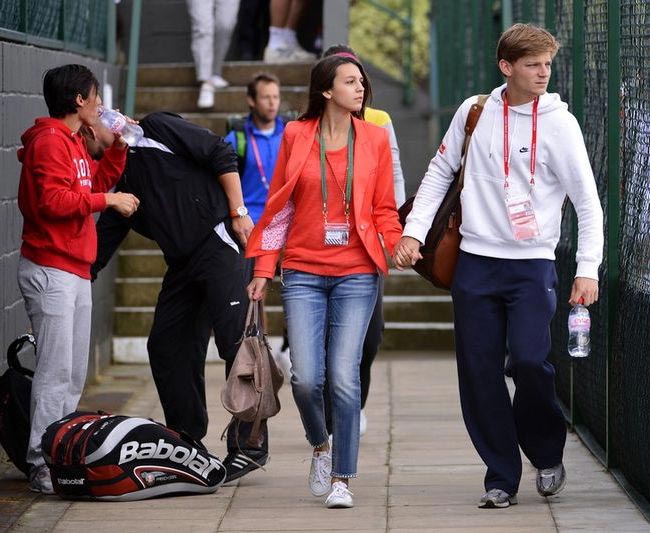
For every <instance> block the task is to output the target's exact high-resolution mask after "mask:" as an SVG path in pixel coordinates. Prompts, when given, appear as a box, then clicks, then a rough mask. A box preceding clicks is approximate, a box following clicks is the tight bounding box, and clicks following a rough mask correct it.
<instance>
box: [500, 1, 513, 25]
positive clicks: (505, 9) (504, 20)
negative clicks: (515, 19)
mask: <svg viewBox="0 0 650 533" xmlns="http://www.w3.org/2000/svg"><path fill="white" fill-rule="evenodd" d="M510 26H512V0H502V1H501V28H502V30H503V31H505V30H507V29H508V28H509V27H510Z"/></svg>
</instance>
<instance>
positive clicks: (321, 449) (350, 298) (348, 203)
mask: <svg viewBox="0 0 650 533" xmlns="http://www.w3.org/2000/svg"><path fill="white" fill-rule="evenodd" d="M370 95H371V90H370V83H369V81H368V79H367V78H366V76H365V73H364V70H363V67H362V66H361V64H360V63H359V62H358V60H357V59H356V57H354V56H353V55H352V54H348V53H341V54H335V55H333V56H329V57H327V58H325V59H322V60H321V61H319V62H318V63H317V64H316V65H315V66H314V67H313V69H312V72H311V82H310V87H309V104H308V109H307V111H306V112H305V113H304V114H303V115H302V116H301V117H300V118H299V119H298V121H296V122H290V123H289V124H287V126H286V129H285V132H284V137H283V139H282V144H281V146H280V153H279V155H278V160H277V163H276V167H275V172H274V174H273V179H272V181H271V189H270V191H269V197H268V200H267V203H266V207H265V209H264V213H263V214H262V217H261V218H260V220H259V222H258V223H257V224H256V225H255V228H254V230H253V233H252V234H251V236H250V239H249V242H248V247H247V255H248V257H255V258H256V261H255V271H254V278H253V281H252V282H251V283H250V285H249V286H248V293H249V296H250V297H251V299H253V300H258V299H260V298H262V297H263V296H264V292H265V290H266V286H267V284H268V281H269V280H270V279H272V278H273V274H274V272H275V267H276V263H277V261H278V259H279V256H280V252H281V250H283V251H284V254H283V260H282V269H281V274H282V275H281V279H282V300H283V304H284V310H285V315H286V320H287V328H288V333H289V344H290V346H291V365H292V368H291V374H292V376H291V386H292V390H293V396H294V399H295V402H296V405H297V407H298V410H299V412H300V416H301V419H302V422H303V426H304V428H305V432H306V437H307V440H308V441H309V443H310V445H311V446H312V447H313V449H314V451H313V457H312V461H311V469H310V473H309V478H308V482H309V487H310V490H311V492H312V494H314V495H315V496H324V495H325V494H328V493H329V495H328V497H327V499H326V505H327V507H352V506H353V500H352V493H351V492H350V490H349V488H348V480H349V479H350V478H352V477H356V475H357V458H358V452H359V416H360V385H359V363H360V360H361V348H362V344H363V339H364V337H365V333H366V330H367V328H368V322H369V320H370V317H371V314H372V311H373V307H374V304H375V300H376V297H377V277H378V276H377V272H378V271H379V270H380V271H383V272H384V273H387V271H388V266H387V264H386V259H385V254H384V249H383V246H382V240H383V244H384V245H385V246H386V248H387V249H388V251H389V252H392V250H393V247H394V246H395V244H396V243H397V241H398V240H399V238H400V236H401V226H400V224H399V221H398V217H397V211H396V208H395V198H394V192H393V170H392V161H391V151H390V145H389V141H388V135H387V133H386V131H385V130H384V129H382V128H379V127H377V126H374V125H372V124H369V123H367V122H364V121H363V120H362V119H361V117H362V116H363V111H364V108H365V105H366V102H367V101H368V100H369V98H370ZM326 339H327V342H326ZM326 377H327V381H328V383H329V389H330V397H331V402H332V421H333V428H332V439H333V446H332V451H331V452H330V446H329V442H328V434H327V429H326V425H325V411H324V404H323V384H324V382H325V378H326Z"/></svg>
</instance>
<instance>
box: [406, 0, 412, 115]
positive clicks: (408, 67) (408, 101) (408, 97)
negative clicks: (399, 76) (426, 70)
mask: <svg viewBox="0 0 650 533" xmlns="http://www.w3.org/2000/svg"><path fill="white" fill-rule="evenodd" d="M406 7H407V16H406V26H405V28H406V50H405V51H404V104H406V105H411V104H412V103H413V0H406Z"/></svg>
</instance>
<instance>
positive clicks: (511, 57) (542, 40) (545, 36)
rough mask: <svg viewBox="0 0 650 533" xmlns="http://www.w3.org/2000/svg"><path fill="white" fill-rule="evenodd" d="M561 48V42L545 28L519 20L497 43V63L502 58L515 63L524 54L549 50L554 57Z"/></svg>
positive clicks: (536, 53) (534, 53) (541, 52)
mask: <svg viewBox="0 0 650 533" xmlns="http://www.w3.org/2000/svg"><path fill="white" fill-rule="evenodd" d="M559 48H560V43H558V42H557V41H556V40H555V37H553V35H551V34H550V33H549V32H548V31H546V30H545V29H544V28H540V27H539V26H535V25H534V24H522V23H521V22H518V23H517V24H513V25H512V26H510V27H509V28H508V29H507V30H506V31H504V32H503V33H502V34H501V37H500V38H499V43H498V44H497V63H498V62H499V61H501V60H502V59H505V60H506V61H507V62H508V63H514V62H515V61H517V59H520V58H522V57H524V56H528V55H538V54H544V53H547V52H548V53H550V54H551V58H554V57H555V54H557V51H558V50H559Z"/></svg>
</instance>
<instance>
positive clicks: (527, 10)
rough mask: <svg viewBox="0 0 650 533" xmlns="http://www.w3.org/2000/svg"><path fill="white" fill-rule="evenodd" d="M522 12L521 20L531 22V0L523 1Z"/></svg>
mask: <svg viewBox="0 0 650 533" xmlns="http://www.w3.org/2000/svg"><path fill="white" fill-rule="evenodd" d="M522 3H523V5H524V6H523V7H524V9H523V12H522V17H523V19H524V20H523V21H521V22H533V6H532V5H531V3H532V0H524V1H523V2H522Z"/></svg>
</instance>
